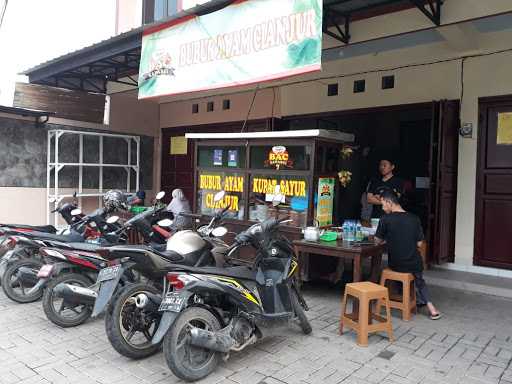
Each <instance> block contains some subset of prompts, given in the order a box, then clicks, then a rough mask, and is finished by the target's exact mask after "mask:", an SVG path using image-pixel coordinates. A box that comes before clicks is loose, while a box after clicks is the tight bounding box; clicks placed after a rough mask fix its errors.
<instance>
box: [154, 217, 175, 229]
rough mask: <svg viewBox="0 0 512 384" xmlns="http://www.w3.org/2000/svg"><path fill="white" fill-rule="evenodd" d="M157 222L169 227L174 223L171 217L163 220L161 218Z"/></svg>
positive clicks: (159, 224)
mask: <svg viewBox="0 0 512 384" xmlns="http://www.w3.org/2000/svg"><path fill="white" fill-rule="evenodd" d="M157 224H158V226H159V227H162V228H168V227H170V226H171V225H172V220H171V219H163V220H160V221H159V222H158V223H157Z"/></svg>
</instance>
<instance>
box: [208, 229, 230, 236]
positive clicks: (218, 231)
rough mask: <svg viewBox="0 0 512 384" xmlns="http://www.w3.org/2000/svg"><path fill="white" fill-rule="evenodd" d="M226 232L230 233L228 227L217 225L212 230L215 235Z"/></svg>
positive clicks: (222, 234)
mask: <svg viewBox="0 0 512 384" xmlns="http://www.w3.org/2000/svg"><path fill="white" fill-rule="evenodd" d="M226 233H228V229H227V228H226V227H217V228H215V229H214V230H213V231H212V235H213V237H222V236H224V235H225V234H226Z"/></svg>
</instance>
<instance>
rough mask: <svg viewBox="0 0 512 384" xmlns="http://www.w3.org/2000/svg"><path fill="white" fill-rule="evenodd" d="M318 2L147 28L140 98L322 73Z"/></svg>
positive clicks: (241, 6) (254, 5)
mask: <svg viewBox="0 0 512 384" xmlns="http://www.w3.org/2000/svg"><path fill="white" fill-rule="evenodd" d="M321 54H322V0H279V1H276V0H245V1H238V2H235V3H234V4H232V5H230V6H228V7H226V8H224V9H221V10H219V11H216V12H213V13H210V14H208V15H204V16H200V17H187V18H184V19H180V20H177V21H173V22H171V23H170V24H164V25H161V26H157V27H155V28H150V29H148V30H146V31H145V32H144V35H143V37H142V54H141V60H140V68H139V99H144V98H150V97H156V96H163V95H172V94H178V93H185V92H194V91H202V90H207V89H215V88H222V87H230V86H237V85H244V84H251V83H258V82H262V81H267V80H273V79H278V78H282V77H286V76H291V75H297V74H301V73H306V72H311V71H317V70H320V69H321Z"/></svg>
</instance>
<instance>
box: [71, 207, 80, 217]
mask: <svg viewBox="0 0 512 384" xmlns="http://www.w3.org/2000/svg"><path fill="white" fill-rule="evenodd" d="M81 214H82V210H81V209H80V208H76V209H73V210H72V211H71V216H80V215H81Z"/></svg>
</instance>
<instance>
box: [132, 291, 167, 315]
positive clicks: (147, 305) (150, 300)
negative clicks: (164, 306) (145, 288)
mask: <svg viewBox="0 0 512 384" xmlns="http://www.w3.org/2000/svg"><path fill="white" fill-rule="evenodd" d="M161 303H162V298H161V297H159V296H157V295H154V294H152V293H149V292H148V293H139V294H138V295H137V296H135V306H136V307H137V308H139V309H144V310H146V311H150V312H153V311H158V307H160V304H161Z"/></svg>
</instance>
